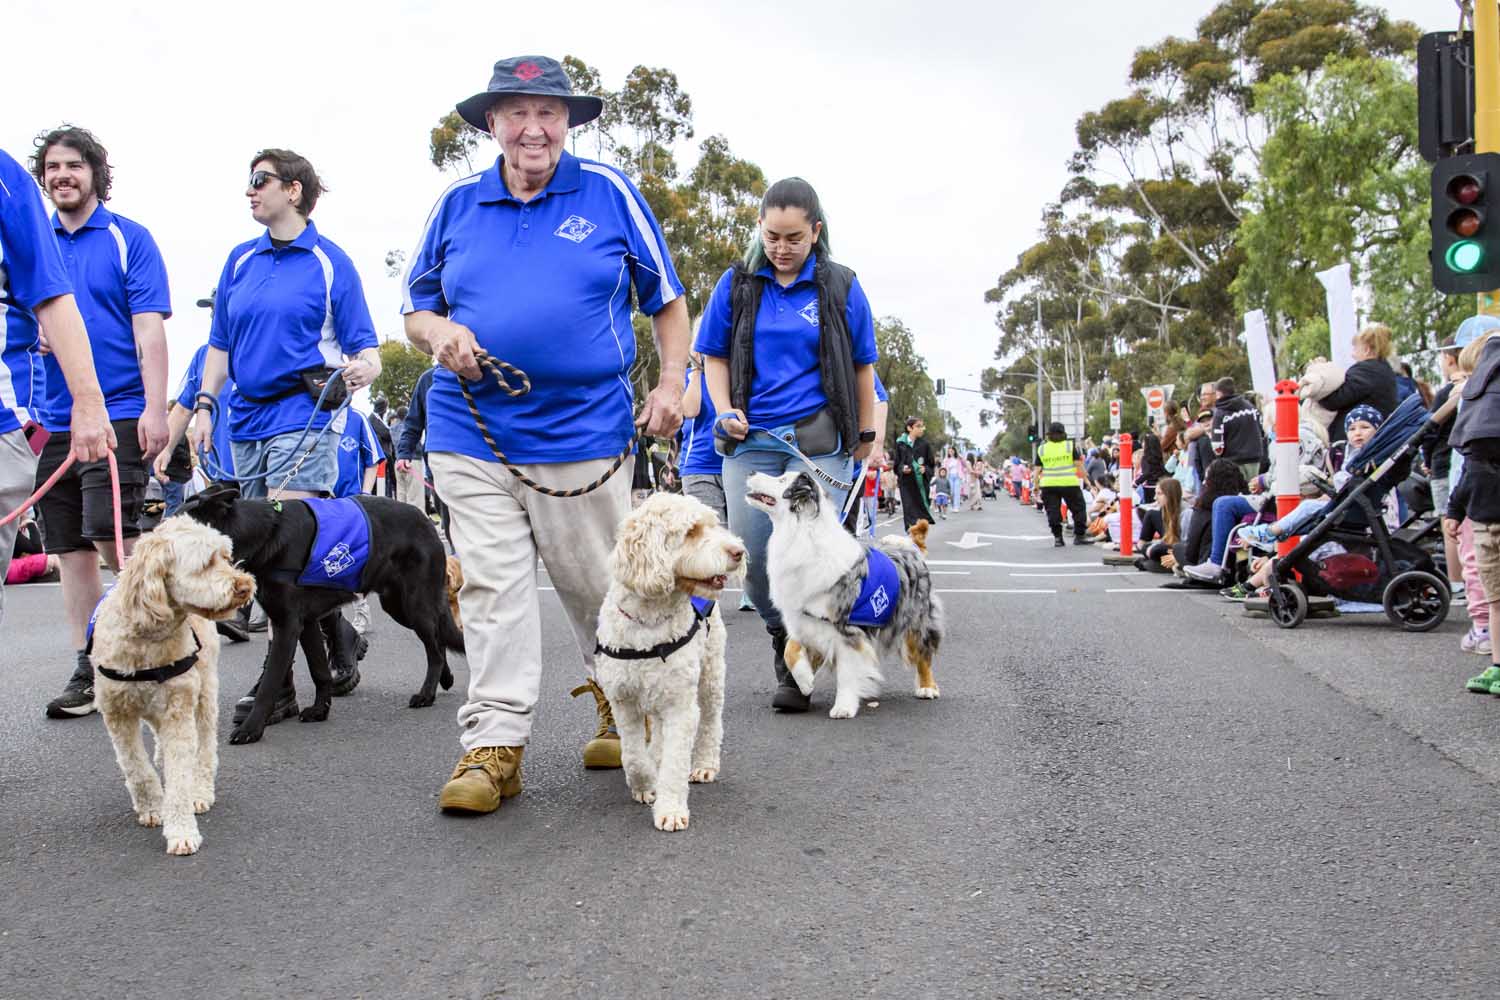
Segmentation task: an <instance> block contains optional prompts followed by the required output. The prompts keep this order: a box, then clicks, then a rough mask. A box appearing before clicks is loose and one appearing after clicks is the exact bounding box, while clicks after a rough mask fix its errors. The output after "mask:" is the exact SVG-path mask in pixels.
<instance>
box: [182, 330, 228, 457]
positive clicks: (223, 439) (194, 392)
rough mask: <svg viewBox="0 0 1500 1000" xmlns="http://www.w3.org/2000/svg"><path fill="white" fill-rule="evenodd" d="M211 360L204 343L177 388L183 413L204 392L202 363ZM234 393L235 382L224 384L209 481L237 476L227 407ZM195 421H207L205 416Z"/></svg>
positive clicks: (192, 406) (219, 401) (209, 453)
mask: <svg viewBox="0 0 1500 1000" xmlns="http://www.w3.org/2000/svg"><path fill="white" fill-rule="evenodd" d="M207 357H208V345H207V344H204V345H203V346H202V347H200V348H198V349H197V350H196V351H194V352H193V360H192V361H190V362H188V369H187V372H186V373H184V374H183V376H182V384H181V385H179V386H178V387H177V405H178V406H180V407H182V408H183V409H184V410H187V411H189V412H192V410H193V409H194V407H196V406H197V403H198V393H200V392H202V391H203V362H204V359H205V358H207ZM233 390H234V383H233V382H226V383H224V389H223V391H221V392H220V393H219V397H218V403H219V411H218V414H217V416H216V418H215V420H214V436H213V444H212V445H211V446H210V447H209V452H208V457H209V460H210V461H211V462H213V464H214V465H215V466H216V468H215V469H214V470H213V471H212V472H210V471H209V470H208V469H204V470H203V471H204V473H205V474H207V475H208V477H209V478H210V479H217V478H219V477H218V476H217V475H216V473H220V472H222V473H224V474H225V477H226V478H227V477H232V476H233V475H234V449H233V448H231V447H230V446H229V412H228V407H227V406H226V404H227V403H228V402H229V394H230V393H231V392H232V391H233ZM195 419H198V420H207V419H208V417H207V416H206V415H203V416H198V417H196V418H195Z"/></svg>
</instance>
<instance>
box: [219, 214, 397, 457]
mask: <svg viewBox="0 0 1500 1000" xmlns="http://www.w3.org/2000/svg"><path fill="white" fill-rule="evenodd" d="M208 344H209V346H210V347H217V348H218V349H219V350H221V351H227V352H228V353H229V377H230V378H231V379H233V380H234V386H235V387H234V391H232V392H231V393H229V404H230V405H229V411H230V423H229V437H230V440H232V441H264V440H265V439H267V438H271V437H275V436H276V435H278V434H286V433H289V432H298V431H301V430H302V428H303V427H306V426H307V420H308V417H311V416H313V413H314V410H315V408H316V407H315V405H314V401H313V398H312V396H310V395H308V394H307V393H305V392H297V393H295V394H293V395H291V396H288V397H287V398H285V399H280V400H277V401H276V402H274V403H252V402H250V400H248V399H246V398H245V394H246V393H248V394H249V395H250V396H254V397H256V398H258V399H265V398H269V397H271V396H274V395H276V394H277V393H279V392H282V391H284V390H286V389H290V388H292V387H294V386H298V385H300V384H301V378H300V377H299V375H298V373H299V372H301V371H303V370H304V369H308V368H322V367H325V366H331V365H336V364H338V363H339V362H341V361H342V360H343V359H344V358H345V357H352V356H353V355H355V354H358V353H359V352H360V351H362V350H364V349H365V348H367V347H375V346H377V345H378V344H379V340H378V339H377V338H376V336H375V324H374V322H373V321H371V319H370V307H369V306H368V305H366V304H365V290H364V286H363V285H361V284H360V280H359V274H358V272H356V271H355V270H354V264H353V263H352V262H351V261H350V260H349V256H348V254H346V253H344V251H342V250H340V249H339V248H338V247H337V246H335V245H334V244H333V242H332V241H330V240H328V239H327V238H325V237H323V236H321V235H319V234H318V228H317V227H316V226H314V225H313V224H312V222H308V224H307V228H306V229H304V230H303V231H302V233H301V235H299V236H298V237H297V238H296V239H295V240H293V241H292V242H291V244H290V245H288V246H287V247H286V248H284V249H281V250H277V249H276V248H275V247H274V246H273V245H272V243H271V235H270V233H269V232H264V233H261V234H260V236H258V237H256V238H255V239H253V240H250V241H249V242H247V243H241V244H240V245H239V246H237V247H235V248H234V249H233V250H231V251H230V252H229V259H228V260H227V261H225V263H224V270H223V272H222V273H221V274H220V275H219V287H218V292H217V294H216V295H215V297H214V319H213V326H212V328H211V329H210V331H209V335H208ZM328 417H329V414H328V412H327V411H326V410H324V411H318V412H317V417H316V419H315V420H314V421H313V427H314V428H321V427H325V426H327V424H328Z"/></svg>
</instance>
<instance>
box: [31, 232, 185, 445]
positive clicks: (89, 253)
mask: <svg viewBox="0 0 1500 1000" xmlns="http://www.w3.org/2000/svg"><path fill="white" fill-rule="evenodd" d="M52 231H53V232H54V233H55V234H56V236H57V247H58V250H59V251H61V252H62V258H63V264H64V266H66V267H67V269H68V275H69V277H71V278H72V279H73V295H74V297H75V298H77V300H78V311H79V312H80V313H81V314H82V315H83V323H84V326H85V327H87V328H88V331H89V346H90V347H91V348H92V349H93V352H94V373H95V374H96V375H97V376H98V378H99V388H100V389H102V390H103V391H104V405H105V407H106V408H107V409H108V410H109V419H110V420H132V419H135V418H136V417H139V416H140V415H141V414H142V413H144V412H145V411H146V384H145V382H143V381H142V380H141V365H140V360H139V358H138V357H137V355H136V349H135V327H134V326H133V325H132V323H131V318H132V317H134V316H138V315H140V314H142V313H160V314H161V315H162V318H163V319H165V318H166V317H168V316H170V315H172V298H171V295H170V294H169V292H168V289H167V268H166V265H165V264H163V263H162V259H161V251H160V250H158V249H157V248H156V241H155V240H154V239H152V238H151V234H150V233H149V232H147V231H146V227H145V226H143V225H141V224H140V223H138V222H133V221H131V220H130V219H127V218H125V216H123V215H119V214H117V213H115V212H111V211H110V210H109V209H107V208H105V207H104V206H103V205H102V204H101V205H99V206H98V207H97V208H95V209H94V212H93V214H92V215H90V216H89V218H88V221H87V222H85V223H84V224H83V225H82V226H79V227H78V229H77V230H75V231H73V232H71V233H70V232H68V231H67V229H65V228H64V227H63V224H62V220H61V219H60V218H59V217H58V215H57V213H56V212H54V213H52ZM43 362H44V364H45V365H46V366H47V402H46V404H45V405H44V406H43V407H42V420H41V423H42V426H43V427H45V428H47V430H49V431H54V432H57V431H65V430H67V429H68V427H69V425H70V424H71V420H72V413H73V394H72V393H70V392H69V391H68V383H67V382H65V381H63V376H62V367H61V366H60V365H59V364H58V363H57V359H56V358H55V357H53V356H52V355H50V354H49V355H47V356H46V357H45V358H44V359H43Z"/></svg>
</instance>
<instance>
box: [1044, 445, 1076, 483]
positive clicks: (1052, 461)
mask: <svg viewBox="0 0 1500 1000" xmlns="http://www.w3.org/2000/svg"><path fill="white" fill-rule="evenodd" d="M1037 457H1039V458H1040V459H1041V460H1042V485H1043V486H1077V485H1078V474H1077V473H1076V472H1074V471H1073V442H1071V441H1043V442H1042V447H1041V451H1040V452H1038V456H1037Z"/></svg>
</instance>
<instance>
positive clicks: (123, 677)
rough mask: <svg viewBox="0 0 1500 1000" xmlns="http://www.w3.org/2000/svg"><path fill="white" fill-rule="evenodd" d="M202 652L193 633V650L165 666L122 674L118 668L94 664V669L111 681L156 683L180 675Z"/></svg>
mask: <svg viewBox="0 0 1500 1000" xmlns="http://www.w3.org/2000/svg"><path fill="white" fill-rule="evenodd" d="M201 652H203V643H201V642H199V641H198V633H197V632H194V633H193V651H192V652H191V653H189V654H188V655H186V656H184V657H183V658H182V659H180V660H174V661H173V662H171V663H168V664H167V665H166V666H165V667H151V668H150V669H149V670H137V671H135V672H134V673H129V674H122V673H120V672H119V671H118V670H111V669H110V668H109V667H104V666H100V665H99V664H97V663H96V664H94V669H95V670H97V671H99V673H101V674H103V675H104V676H105V677H108V678H109V679H110V680H112V681H155V682H156V683H157V684H160V683H162V682H163V681H169V680H171V679H172V678H173V677H181V676H182V675H183V674H185V673H187V672H188V671H189V670H192V669H193V664H195V663H197V662H198V654H199V653H201Z"/></svg>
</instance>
